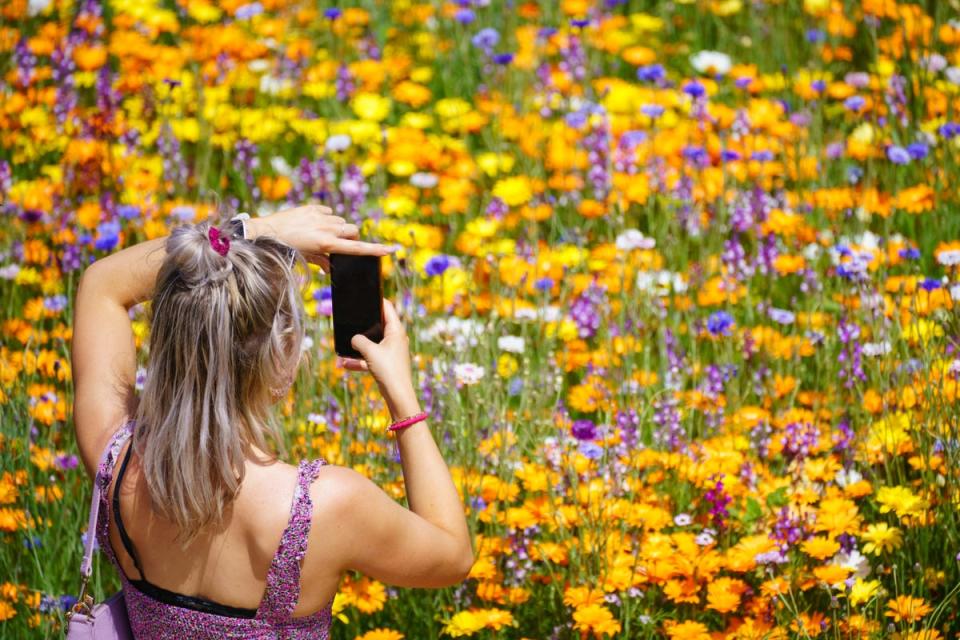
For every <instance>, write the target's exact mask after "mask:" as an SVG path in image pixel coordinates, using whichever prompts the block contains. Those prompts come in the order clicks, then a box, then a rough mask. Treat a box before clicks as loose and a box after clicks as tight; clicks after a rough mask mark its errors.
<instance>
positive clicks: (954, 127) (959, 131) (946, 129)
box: [937, 122, 960, 140]
mask: <svg viewBox="0 0 960 640" xmlns="http://www.w3.org/2000/svg"><path fill="white" fill-rule="evenodd" d="M937 131H938V132H939V133H940V136H941V137H943V138H946V139H947V140H950V139H951V138H956V137H957V136H960V123H957V122H948V123H946V124H943V125H940V128H939V129H938V130H937Z"/></svg>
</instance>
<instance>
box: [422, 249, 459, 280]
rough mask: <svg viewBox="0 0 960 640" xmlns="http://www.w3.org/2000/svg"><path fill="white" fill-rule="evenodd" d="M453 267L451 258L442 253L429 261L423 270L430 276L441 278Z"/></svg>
mask: <svg viewBox="0 0 960 640" xmlns="http://www.w3.org/2000/svg"><path fill="white" fill-rule="evenodd" d="M451 266H453V261H452V260H451V259H450V256H448V255H445V254H442V253H441V254H440V255H436V256H433V257H432V258H430V259H429V260H427V264H425V265H424V267H423V270H424V272H426V274H427V275H428V276H439V275H441V274H442V273H443V272H444V271H446V270H447V269H449V268H450V267H451Z"/></svg>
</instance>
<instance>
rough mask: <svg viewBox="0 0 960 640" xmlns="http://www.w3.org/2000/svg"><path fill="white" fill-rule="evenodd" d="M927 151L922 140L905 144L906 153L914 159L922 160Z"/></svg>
mask: <svg viewBox="0 0 960 640" xmlns="http://www.w3.org/2000/svg"><path fill="white" fill-rule="evenodd" d="M929 152H930V150H929V148H928V147H927V145H925V144H924V143H922V142H914V143H913V144H910V145H907V153H909V154H910V157H911V158H913V159H914V160H923V159H924V158H926V157H927V154H928V153H929Z"/></svg>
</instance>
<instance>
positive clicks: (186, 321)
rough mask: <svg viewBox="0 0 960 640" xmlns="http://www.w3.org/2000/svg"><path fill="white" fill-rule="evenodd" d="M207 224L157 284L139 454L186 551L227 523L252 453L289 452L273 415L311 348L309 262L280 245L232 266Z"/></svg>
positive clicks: (174, 252) (179, 234)
mask: <svg viewBox="0 0 960 640" xmlns="http://www.w3.org/2000/svg"><path fill="white" fill-rule="evenodd" d="M209 228H210V225H209V224H208V223H200V224H197V225H186V226H182V227H179V228H176V229H174V230H173V232H172V233H171V234H170V236H169V238H168V239H167V242H166V251H167V255H166V258H165V259H164V261H163V264H162V266H161V267H160V271H159V273H158V274H157V283H156V289H155V293H154V297H153V301H152V310H151V324H150V342H149V345H150V356H149V361H148V363H147V373H146V380H145V382H144V388H143V392H142V394H141V398H140V403H139V406H138V408H137V412H136V429H135V431H134V446H135V448H136V451H137V453H138V454H139V455H140V456H141V458H142V461H143V472H144V474H145V477H146V481H147V486H148V487H149V492H150V497H151V500H152V502H153V506H154V507H155V508H156V510H157V511H158V512H159V513H160V514H161V515H162V516H163V517H165V518H166V519H168V520H170V521H172V522H173V523H175V524H176V526H177V528H178V530H179V534H180V536H181V538H182V539H183V540H184V541H185V542H189V541H190V540H192V539H193V538H194V537H195V536H196V535H197V533H198V532H199V531H200V529H202V528H203V527H204V526H206V525H208V524H210V523H214V522H216V523H219V522H222V518H223V515H224V512H225V510H226V508H227V507H228V505H229V503H230V502H231V500H232V499H233V497H234V496H235V495H236V492H237V490H238V489H239V487H240V483H241V482H242V481H243V477H244V460H245V457H246V454H247V452H248V447H249V446H250V445H255V446H256V447H258V448H260V449H262V450H265V451H268V452H272V454H273V455H276V453H277V452H282V451H283V450H284V446H283V438H282V433H281V431H280V428H279V425H278V424H277V422H276V420H275V419H274V418H273V415H272V412H271V405H272V404H273V402H274V400H275V398H276V395H277V392H276V390H277V389H278V388H280V389H283V388H285V387H288V386H289V385H290V384H291V383H292V381H293V376H294V374H295V372H296V369H297V366H298V365H299V361H300V353H301V345H302V343H303V337H304V326H303V305H302V300H301V292H300V281H299V274H298V267H300V268H301V269H300V273H303V272H304V271H305V270H304V269H302V267H303V265H304V261H303V258H302V256H300V254H299V253H298V252H297V251H296V250H294V249H293V248H292V247H290V246H288V245H286V244H284V243H282V242H279V241H278V240H275V239H272V238H270V237H266V236H261V237H257V238H255V239H253V240H249V241H248V240H243V239H235V238H231V244H230V248H229V251H227V253H226V255H220V254H219V253H218V252H217V251H215V250H214V248H213V246H212V245H211V242H210V239H209V237H208V231H209Z"/></svg>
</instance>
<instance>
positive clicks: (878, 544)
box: [862, 522, 903, 556]
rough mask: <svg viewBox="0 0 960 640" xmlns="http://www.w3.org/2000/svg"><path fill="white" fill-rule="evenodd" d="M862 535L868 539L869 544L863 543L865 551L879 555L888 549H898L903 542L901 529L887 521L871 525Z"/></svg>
mask: <svg viewBox="0 0 960 640" xmlns="http://www.w3.org/2000/svg"><path fill="white" fill-rule="evenodd" d="M862 537H863V539H864V540H866V541H867V544H865V545H863V551H864V553H872V554H873V555H877V556H878V555H880V554H881V553H884V552H886V551H896V550H897V549H899V548H900V545H902V544H903V536H902V535H901V534H900V529H898V528H896V527H891V526H889V525H888V524H887V523H886V522H880V523H878V524H872V525H870V526H869V527H867V530H866V531H864V532H863V536H862Z"/></svg>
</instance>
